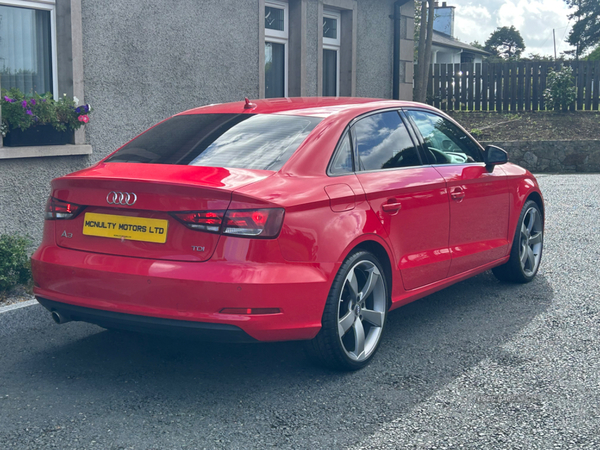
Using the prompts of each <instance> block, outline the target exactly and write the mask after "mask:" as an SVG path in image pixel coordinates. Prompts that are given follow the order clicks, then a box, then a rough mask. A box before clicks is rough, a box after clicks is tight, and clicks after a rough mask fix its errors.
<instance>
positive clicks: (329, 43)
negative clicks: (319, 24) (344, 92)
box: [321, 10, 342, 97]
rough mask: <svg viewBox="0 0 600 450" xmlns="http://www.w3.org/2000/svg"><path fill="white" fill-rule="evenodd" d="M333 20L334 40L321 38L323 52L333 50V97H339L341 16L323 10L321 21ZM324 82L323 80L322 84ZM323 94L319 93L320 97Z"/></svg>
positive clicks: (331, 11) (337, 12)
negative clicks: (334, 55)
mask: <svg viewBox="0 0 600 450" xmlns="http://www.w3.org/2000/svg"><path fill="white" fill-rule="evenodd" d="M325 18H328V19H335V20H336V21H337V29H336V38H335V39H333V38H326V37H324V36H323V50H335V54H336V63H335V68H336V74H335V96H336V97H339V96H340V49H341V47H342V45H341V42H342V40H341V34H342V14H341V13H340V12H339V11H333V10H323V19H325ZM324 82H325V80H323V84H324ZM322 94H323V92H321V95H322Z"/></svg>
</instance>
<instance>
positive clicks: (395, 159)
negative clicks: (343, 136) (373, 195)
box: [354, 111, 421, 170]
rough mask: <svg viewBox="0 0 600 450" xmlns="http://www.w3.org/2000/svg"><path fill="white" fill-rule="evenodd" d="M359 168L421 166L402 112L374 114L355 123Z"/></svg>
mask: <svg viewBox="0 0 600 450" xmlns="http://www.w3.org/2000/svg"><path fill="white" fill-rule="evenodd" d="M354 134H355V136H356V143H357V149H358V163H359V170H378V169H392V168H397V167H411V166H419V165H421V160H420V158H419V154H418V152H417V149H416V148H415V146H414V143H413V141H412V139H411V138H410V135H409V134H408V131H407V130H406V127H405V126H404V123H403V122H402V119H400V115H399V114H398V113H397V112H396V111H387V112H383V113H378V114H372V115H370V116H368V117H365V118H364V119H361V120H359V121H358V122H356V125H354Z"/></svg>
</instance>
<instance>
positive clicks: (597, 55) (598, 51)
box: [585, 44, 600, 61]
mask: <svg viewBox="0 0 600 450" xmlns="http://www.w3.org/2000/svg"><path fill="white" fill-rule="evenodd" d="M585 59H586V60H587V61H600V44H598V46H597V47H596V48H595V49H594V51H593V52H592V53H590V54H589V55H587V58H585Z"/></svg>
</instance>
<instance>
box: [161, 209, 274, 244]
mask: <svg viewBox="0 0 600 450" xmlns="http://www.w3.org/2000/svg"><path fill="white" fill-rule="evenodd" d="M283 213H284V210H283V208H270V209H244V210H233V211H188V212H182V213H172V214H173V217H175V218H176V219H177V220H179V221H180V222H181V223H183V224H184V225H185V226H186V227H188V228H190V229H192V230H197V231H208V232H210V233H221V234H226V235H230V236H245V237H254V238H274V237H277V235H278V234H279V232H280V231H281V226H282V224H283Z"/></svg>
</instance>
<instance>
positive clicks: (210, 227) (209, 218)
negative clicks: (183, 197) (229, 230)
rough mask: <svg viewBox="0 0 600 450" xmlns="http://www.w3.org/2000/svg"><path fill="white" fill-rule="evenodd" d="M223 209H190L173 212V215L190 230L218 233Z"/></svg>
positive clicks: (223, 212)
mask: <svg viewBox="0 0 600 450" xmlns="http://www.w3.org/2000/svg"><path fill="white" fill-rule="evenodd" d="M224 215H225V211H190V212H182V213H173V217H175V218H176V219H177V220H179V221H180V222H181V223H183V224H184V225H185V226H186V227H188V228H191V229H192V230H198V231H208V232H209V233H220V232H221V224H222V223H223V216H224Z"/></svg>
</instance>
